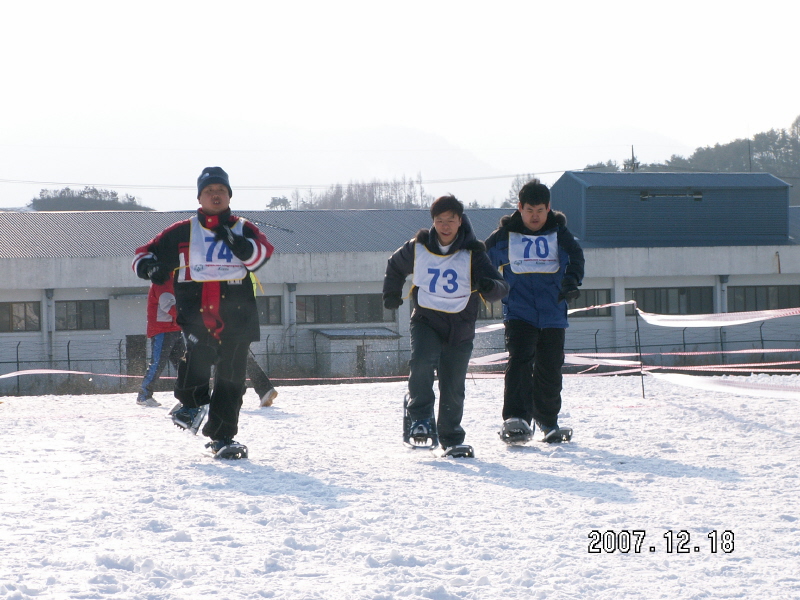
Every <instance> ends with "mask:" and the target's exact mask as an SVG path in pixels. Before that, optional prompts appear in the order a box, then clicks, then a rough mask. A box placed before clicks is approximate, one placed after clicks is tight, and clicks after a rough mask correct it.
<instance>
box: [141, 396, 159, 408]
mask: <svg viewBox="0 0 800 600" xmlns="http://www.w3.org/2000/svg"><path fill="white" fill-rule="evenodd" d="M136 404H138V405H139V406H161V402H156V400H155V399H154V398H153V397H152V396H150V397H149V398H143V397H142V396H139V397H138V398H136Z"/></svg>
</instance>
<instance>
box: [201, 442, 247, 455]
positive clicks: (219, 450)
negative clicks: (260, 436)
mask: <svg viewBox="0 0 800 600" xmlns="http://www.w3.org/2000/svg"><path fill="white" fill-rule="evenodd" d="M206 448H208V449H209V450H211V453H212V454H213V455H214V458H219V459H226V460H237V459H240V458H247V446H245V445H244V444H240V443H239V442H237V441H234V440H231V439H223V440H211V441H210V442H208V443H207V444H206Z"/></svg>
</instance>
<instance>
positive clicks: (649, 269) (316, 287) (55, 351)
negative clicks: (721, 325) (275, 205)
mask: <svg viewBox="0 0 800 600" xmlns="http://www.w3.org/2000/svg"><path fill="white" fill-rule="evenodd" d="M585 255H586V279H585V280H584V283H583V289H611V290H612V300H624V299H625V289H626V288H634V287H682V286H711V287H713V288H714V290H715V295H714V302H715V311H718V312H719V311H723V312H724V311H725V306H724V304H725V302H724V300H725V297H726V292H725V290H726V286H739V285H800V246H749V247H747V246H746V247H741V246H726V247H702V248H678V247H676V248H587V249H585ZM387 259H388V255H387V254H386V253H332V254H314V255H299V254H297V255H289V254H283V255H276V256H275V257H274V258H273V259H272V260H270V261H269V262H268V263H267V265H266V266H265V267H264V268H263V269H261V270H260V271H259V272H258V273H257V275H258V279H259V282H260V286H261V287H260V288H259V290H258V294H260V295H261V294H263V295H268V296H275V295H280V296H281V297H282V299H283V300H282V307H283V323H282V324H281V325H271V326H263V327H262V328H261V331H262V341H261V342H258V343H256V344H254V347H253V349H254V351H256V352H257V353H258V354H259V355H260V359H261V362H262V364H265V366H268V368H269V370H270V372H271V373H270V374H271V375H274V376H276V377H280V376H284V377H289V376H302V375H309V374H311V373H313V371H314V369H315V365H317V364H318V363H316V362H315V360H317V361H318V353H317V354H315V345H314V342H315V340H314V334H313V333H312V331H311V329H314V328H318V327H319V324H307V325H304V324H298V325H296V326H294V327H293V328H292V327H290V312H291V303H290V298H291V293H290V287H291V286H290V285H289V284H295V286H294V287H295V290H296V292H295V293H296V294H298V295H316V294H364V293H380V292H381V289H382V281H383V275H384V271H385V268H386V261H387ZM130 262H131V260H130V258H129V257H114V258H83V259H75V258H61V259H4V260H3V261H0V281H2V282H3V285H2V289H0V302H19V301H39V302H41V306H42V323H43V327H42V331H38V332H15V333H2V334H0V373H8V372H11V371H15V370H17V366H18V365H19V368H21V369H32V368H43V367H49V366H52V367H53V368H67V366H70V367H71V368H72V369H75V370H85V371H92V372H95V373H120V372H123V373H124V372H126V361H127V355H126V347H125V346H126V338H127V336H130V335H143V334H144V333H145V318H146V294H147V289H148V288H147V285H146V282H144V281H142V280H140V279H138V278H137V277H136V276H135V275H134V273H133V271H132V270H131V269H130ZM721 275H727V276H729V277H728V280H727V283H724V282H723V281H722V279H721V278H720V276H721ZM409 286H410V284H409V282H407V284H406V289H405V294H407V293H408V290H409ZM48 289H49V290H53V292H52V298H48V294H47V290H48ZM81 299H108V300H109V311H110V313H109V314H110V328H109V329H108V330H104V331H73V332H60V331H54V327H55V324H54V318H53V306H54V303H55V302H57V301H60V300H81ZM409 317H410V311H409V302H408V301H406V302H405V303H404V304H403V305H402V306H401V307H400V308H399V309H398V311H397V321H396V322H395V323H363V324H362V323H360V324H359V326H364V327H369V326H381V327H387V328H389V329H391V330H393V331H396V332H397V333H398V334H399V335H400V336H401V337H400V339H398V340H393V341H391V343H388V342H387V344H386V345H385V346H384V345H383V344H381V346H380V348H377V347H376V348H375V352H374V356H373V353H372V351H371V352H370V357H369V361H373V362H370V363H369V364H371V365H373V366H371V367H369V368H374V369H376V372H377V371H378V370H380V369H382V368H386V369H388V368H389V366H391V365H392V364H396V365H398V367H397V368H398V372H404V371H405V370H406V365H407V361H408V354H409V339H408V332H409V329H408V324H409ZM480 324H483V323H479V325H480ZM349 326H351V325H345V324H342V325H338V324H337V325H330V326H328V325H326V327H349ZM639 327H640V331H641V335H642V343H643V344H645V345H649V346H651V347H652V349H653V351H657V350H658V349H662V351H667V350H668V349H681V348H684V347H686V348H691V349H696V350H702V349H713V347H714V345H715V344H716V347H719V345H720V344H723V345H724V344H727V345H728V346H727V347H729V348H732V347H733V346H734V345H735V344H737V343H738V344H740V345H741V346H743V347H753V346H752V344H751V341H752V340H759V339H761V338H762V337H764V338H766V339H768V340H779V339H781V335H783V333H782V332H784V331H786V332H789V333H791V334H793V335H794V336H795V338H794V339H797V335H798V331H800V328H798V321H797V320H796V319H795V320H792V319H780V320H776V321H771V322H767V323H765V324H763V325H760V324H756V325H753V326H739V327H735V328H726V329H725V330H724V331H723V332H722V334H723V335H722V336H720V331H719V330H717V329H715V328H711V329H692V330H687V331H685V332H682V331H680V330H672V329H669V328H663V327H659V328H652V327H650V326H647V325H646V324H643V323H642V322H640V323H639ZM635 331H636V322H635V319H634V317H628V316H625V314H624V308H617V309H612V316H610V317H599V318H585V319H580V318H572V319H571V323H570V328H569V329H568V330H567V349H568V350H580V351H591V350H593V349H595V348H597V349H599V350H600V351H609V350H610V349H614V348H618V349H625V348H633V346H634V333H635ZM783 337H784V338H785V337H787V335H783ZM317 341H318V342H319V337H318V340H317ZM747 344H750V345H749V346H748V345H747ZM773 347H775V346H773ZM502 350H503V336H502V331H499V332H494V333H491V334H481V335H479V336H478V337H477V338H476V341H475V352H474V355H475V356H481V355H485V354H491V353H494V352H500V351H502ZM387 357H391V358H387ZM379 363H381V364H383V365H384V366H383V367H379V366H378V364H379ZM345 370H346V369H345ZM334 371H335V372H337V373H340V372H343V371H342V369H341V368H340V367H336V369H334V367H333V365H331V366H330V368H329V372H331V373H333V372H334ZM65 378H66V376H51V377H50V378H44V377H36V378H34V377H28V378H27V379H26V378H19V379H20V380H19V381H17V379H15V378H11V379H6V380H0V394H2V393H16V391H17V389H18V388H19V389H23V388H27V389H28V390H29V391H30V392H31V393H44V392H47V391H52V390H54V389H57V388H58V386H59V385H60V384H61V383H63V381H64V380H65ZM72 379H74V377H73V378H72ZM23 380H25V381H23ZM130 383H131V384H132V385H135V384H136V383H137V381H135V380H134V381H132V382H130ZM92 385H93V386H98V387H101V388H102V389H105V390H109V391H113V390H117V389H123V388H126V386H127V385H128V382H126V381H125V380H120V379H113V378H94V381H93V383H92Z"/></svg>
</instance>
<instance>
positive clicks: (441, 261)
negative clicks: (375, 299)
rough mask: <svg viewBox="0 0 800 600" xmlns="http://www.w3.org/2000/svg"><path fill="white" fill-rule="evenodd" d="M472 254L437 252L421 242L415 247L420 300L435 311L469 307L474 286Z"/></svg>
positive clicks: (416, 277) (453, 311)
mask: <svg viewBox="0 0 800 600" xmlns="http://www.w3.org/2000/svg"><path fill="white" fill-rule="evenodd" d="M471 272H472V253H471V252H470V251H469V250H459V251H458V252H454V253H453V254H448V255H441V254H434V253H433V252H431V251H430V250H428V249H427V248H426V247H425V246H423V245H422V244H416V246H415V248H414V276H413V279H412V281H413V283H414V285H415V286H417V287H418V288H419V291H418V292H417V303H418V304H419V305H420V306H422V307H424V308H430V309H432V310H438V311H441V312H446V313H458V312H461V311H462V310H464V309H465V308H466V307H467V303H468V302H469V297H470V294H471V293H472V289H471V287H472V286H471Z"/></svg>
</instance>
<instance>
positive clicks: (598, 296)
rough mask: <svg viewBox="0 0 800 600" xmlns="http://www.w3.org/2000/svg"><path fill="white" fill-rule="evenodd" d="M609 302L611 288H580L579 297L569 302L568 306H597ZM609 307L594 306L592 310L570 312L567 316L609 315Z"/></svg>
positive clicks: (573, 317)
mask: <svg viewBox="0 0 800 600" xmlns="http://www.w3.org/2000/svg"><path fill="white" fill-rule="evenodd" d="M610 302H611V290H581V295H580V297H579V298H576V299H575V300H572V301H571V302H570V303H569V308H586V307H587V306H598V305H600V304H609V303H610ZM610 316H611V308H595V309H593V310H582V311H580V312H576V313H572V314H571V315H570V316H569V318H570V319H575V318H583V317H610Z"/></svg>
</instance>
